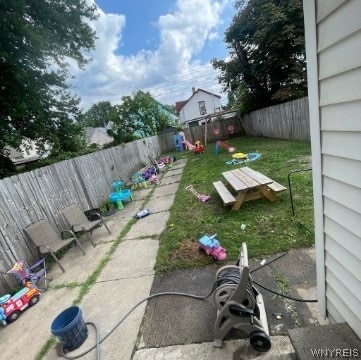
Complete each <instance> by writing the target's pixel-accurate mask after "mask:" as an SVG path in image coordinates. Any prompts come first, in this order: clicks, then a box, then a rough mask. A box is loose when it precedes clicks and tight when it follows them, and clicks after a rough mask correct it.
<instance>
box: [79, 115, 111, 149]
mask: <svg viewBox="0 0 361 360" xmlns="http://www.w3.org/2000/svg"><path fill="white" fill-rule="evenodd" d="M112 126H113V124H112V122H111V121H110V122H109V123H108V125H107V127H105V128H103V127H97V128H92V127H87V128H85V136H86V142H87V145H88V146H90V145H92V144H95V145H97V146H99V147H103V146H104V145H105V144H109V143H111V142H113V141H114V138H113V137H112V136H110V135H108V133H107V130H108V129H111V128H112Z"/></svg>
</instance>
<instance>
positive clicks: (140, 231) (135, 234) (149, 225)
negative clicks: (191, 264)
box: [125, 211, 170, 240]
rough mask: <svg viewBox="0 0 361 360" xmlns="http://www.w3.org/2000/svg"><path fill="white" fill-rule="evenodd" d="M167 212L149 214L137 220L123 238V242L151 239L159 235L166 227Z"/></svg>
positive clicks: (168, 214)
mask: <svg viewBox="0 0 361 360" xmlns="http://www.w3.org/2000/svg"><path fill="white" fill-rule="evenodd" d="M169 216H170V213H169V211H163V212H161V213H158V214H151V215H149V216H146V217H145V218H142V219H139V220H138V221H137V222H136V223H135V224H134V225H133V226H132V227H131V229H130V230H129V232H128V234H127V235H126V236H125V240H130V239H137V238H145V237H153V236H155V235H160V234H161V233H162V232H163V230H164V229H165V227H166V224H167V221H168V219H169Z"/></svg>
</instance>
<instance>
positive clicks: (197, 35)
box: [71, 0, 235, 111]
mask: <svg viewBox="0 0 361 360" xmlns="http://www.w3.org/2000/svg"><path fill="white" fill-rule="evenodd" d="M88 1H89V2H93V1H94V0H88ZM95 2H96V4H97V6H98V7H99V10H98V12H99V17H98V19H97V20H96V21H95V22H93V23H91V26H92V27H93V29H94V30H95V31H96V35H97V40H96V41H95V50H94V51H92V52H91V53H90V56H91V57H92V59H93V61H92V62H91V63H89V64H88V65H86V66H85V68H84V69H83V70H80V69H78V68H77V67H75V66H72V73H73V76H74V79H73V80H72V82H71V86H72V87H73V90H72V91H73V92H74V93H75V94H76V95H77V96H79V97H80V98H81V103H80V105H81V108H82V109H83V110H84V111H86V110H87V109H89V108H90V107H91V106H92V105H93V104H95V103H98V102H99V101H110V102H111V103H112V104H120V103H121V98H122V96H127V95H131V94H132V93H134V92H136V91H138V90H142V91H148V92H149V93H150V94H151V95H152V96H153V97H154V98H155V99H156V100H158V101H159V102H161V103H163V104H169V105H174V104H175V103H176V102H177V101H182V100H187V99H188V98H189V97H190V96H191V95H192V87H195V88H202V89H204V90H207V91H210V92H213V93H215V94H218V95H221V96H222V103H226V102H227V98H226V95H225V94H222V93H221V90H222V88H221V85H220V84H218V81H217V71H216V70H214V69H213V68H212V66H211V64H210V61H211V59H213V58H217V59H224V58H226V57H227V56H228V51H227V48H226V45H225V44H224V42H223V37H224V31H225V30H226V28H227V27H228V26H229V25H230V23H231V21H232V18H233V15H234V14H235V9H234V5H233V4H234V0H120V1H119V0H118V1H117V0H95Z"/></svg>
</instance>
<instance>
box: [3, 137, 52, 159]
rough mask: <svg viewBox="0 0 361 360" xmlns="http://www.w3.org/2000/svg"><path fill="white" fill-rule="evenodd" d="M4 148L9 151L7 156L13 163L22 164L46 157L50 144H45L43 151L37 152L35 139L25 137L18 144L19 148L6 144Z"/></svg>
mask: <svg viewBox="0 0 361 360" xmlns="http://www.w3.org/2000/svg"><path fill="white" fill-rule="evenodd" d="M5 149H7V150H8V151H9V158H10V160H11V161H12V162H13V163H14V164H15V165H22V164H25V163H29V162H33V161H37V160H39V159H44V158H46V157H47V156H48V155H49V153H50V146H49V145H45V149H44V150H45V151H44V152H41V153H39V149H38V147H37V146H36V144H35V141H33V140H30V139H25V140H23V141H22V143H21V144H20V146H19V149H14V148H12V147H11V146H7V147H6V148H5Z"/></svg>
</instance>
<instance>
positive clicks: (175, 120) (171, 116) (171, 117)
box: [152, 98, 179, 126]
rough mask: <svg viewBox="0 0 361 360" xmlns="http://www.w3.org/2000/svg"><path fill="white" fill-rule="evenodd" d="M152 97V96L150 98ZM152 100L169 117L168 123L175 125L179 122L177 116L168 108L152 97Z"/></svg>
mask: <svg viewBox="0 0 361 360" xmlns="http://www.w3.org/2000/svg"><path fill="white" fill-rule="evenodd" d="M152 99H153V98H152ZM153 100H154V102H155V103H156V104H157V106H158V109H159V110H160V111H161V112H162V113H163V114H165V115H167V116H168V117H169V120H170V122H169V125H170V126H173V125H177V124H178V123H179V117H178V116H177V115H176V114H175V113H174V112H172V111H171V110H170V109H168V108H167V107H165V106H164V105H163V104H161V103H160V102H158V101H157V100H155V99H153Z"/></svg>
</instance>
